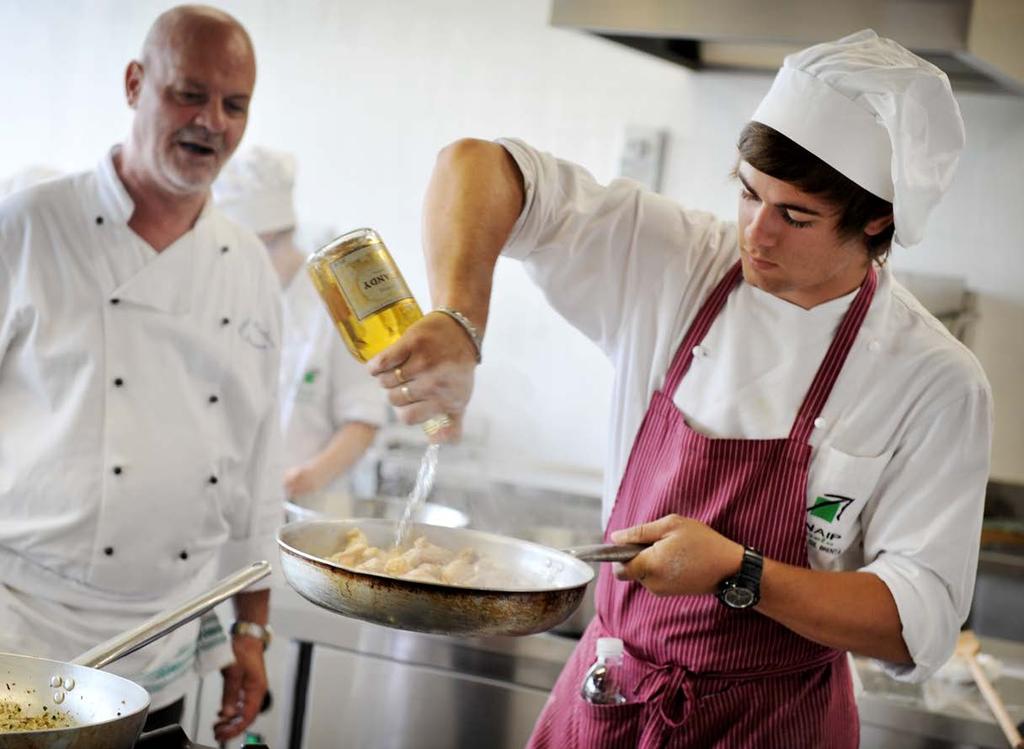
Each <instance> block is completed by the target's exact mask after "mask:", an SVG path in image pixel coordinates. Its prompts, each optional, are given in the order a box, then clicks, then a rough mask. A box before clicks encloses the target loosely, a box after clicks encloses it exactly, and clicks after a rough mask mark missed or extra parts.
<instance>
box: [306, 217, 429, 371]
mask: <svg viewBox="0 0 1024 749" xmlns="http://www.w3.org/2000/svg"><path fill="white" fill-rule="evenodd" d="M306 267H307V269H308V270H309V274H310V276H312V278H313V285H314V286H316V290H317V291H318V292H320V296H321V298H323V300H324V304H326V305H327V310H328V312H330V314H331V318H332V319H333V320H334V324H335V326H337V328H338V332H339V333H340V334H341V337H342V340H344V341H345V345H346V346H348V350H349V351H351V352H352V355H353V356H355V357H356V358H357V359H358V360H359V361H361V362H366V361H369V360H370V359H372V358H373V357H374V356H376V355H377V354H378V353H379V352H381V351H383V350H384V349H386V348H387V347H388V346H390V345H391V344H392V343H394V342H395V341H397V340H398V338H399V337H400V336H401V335H402V333H404V332H405V330H406V328H408V327H409V326H410V325H412V324H413V323H414V322H416V321H417V320H419V319H420V318H421V317H423V311H422V310H421V309H420V306H419V305H418V304H417V303H416V300H415V299H414V298H413V296H412V292H411V291H409V287H408V285H407V284H406V283H405V279H404V278H403V277H402V274H401V272H400V271H399V270H398V266H397V265H396V264H395V261H394V259H393V258H392V257H391V253H389V252H388V248H387V247H385V246H384V242H383V241H382V240H381V238H380V235H379V234H377V232H375V231H374V230H373V229H356V230H355V231H350V232H348V233H347V234H343V235H342V236H340V237H338V238H337V239H335V240H333V241H332V242H329V243H328V244H327V245H325V246H324V247H321V248H320V249H319V250H317V251H316V252H315V253H313V255H311V256H310V258H309V260H307V261H306Z"/></svg>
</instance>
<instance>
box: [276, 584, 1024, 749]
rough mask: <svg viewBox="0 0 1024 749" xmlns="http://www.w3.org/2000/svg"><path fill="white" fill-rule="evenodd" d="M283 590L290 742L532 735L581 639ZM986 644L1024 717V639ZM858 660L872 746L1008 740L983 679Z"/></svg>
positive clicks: (510, 742)
mask: <svg viewBox="0 0 1024 749" xmlns="http://www.w3.org/2000/svg"><path fill="white" fill-rule="evenodd" d="M273 601H274V602H273V606H272V611H273V615H272V621H273V624H274V626H275V628H276V630H277V631H278V633H279V635H280V636H282V637H286V638H288V639H290V640H293V641H295V642H296V643H298V644H299V645H298V658H297V661H296V663H295V664H294V669H293V673H292V675H291V683H292V686H293V688H294V692H293V694H292V695H290V697H291V700H290V702H291V704H290V705H284V706H283V707H284V708H285V710H286V711H290V715H291V716H292V719H291V725H292V730H291V742H290V744H289V746H290V747H291V749H300V748H301V747H306V748H307V749H321V747H324V746H334V745H336V743H330V742H329V739H328V738H326V737H329V736H332V735H333V736H341V735H344V736H345V737H346V738H347V740H348V741H350V742H351V743H350V744H349V745H352V746H356V745H362V746H369V745H374V746H391V747H402V746H408V747H416V749H423V748H424V747H439V748H441V747H446V748H448V747H460V746H464V747H471V746H485V745H486V746H493V747H509V749H512V748H514V747H519V746H522V744H523V743H524V742H525V739H526V737H527V736H528V735H529V730H530V728H531V726H532V724H533V721H534V719H535V718H536V716H537V714H538V713H539V712H540V710H541V708H542V707H543V704H544V700H545V699H546V696H547V692H548V690H550V688H551V686H552V685H553V684H554V682H555V680H556V678H557V677H558V674H559V672H560V671H561V668H562V664H563V663H564V662H565V660H566V659H567V658H568V657H569V654H570V653H571V652H572V649H573V647H575V644H576V643H575V640H573V639H571V638H565V637H560V636H557V635H551V634H542V635H534V636H531V637H520V638H487V639H455V638H449V637H441V636H436V635H422V634H416V633H410V632H402V631H399V630H392V629H388V628H385V627H379V626H376V625H371V624H364V623H362V622H358V621H355V620H352V619H347V618H345V617H342V616H339V615H337V614H334V613H331V612H329V611H325V610H323V609H319V608H317V607H316V606H314V605H313V604H310V603H307V602H306V601H305V600H304V599H302V598H301V597H299V596H298V595H297V594H296V593H294V592H293V591H291V590H290V589H288V588H284V589H276V590H275V592H274V597H273ZM982 649H983V652H987V653H989V654H991V655H993V656H996V657H998V658H999V659H1001V660H1002V661H1003V662H1004V665H1005V669H1006V671H1007V673H1006V674H1005V675H1004V676H1003V677H1002V678H1000V679H999V680H998V681H997V682H996V688H997V689H998V690H999V691H1000V693H1001V694H1002V696H1003V698H1004V700H1005V701H1006V703H1007V706H1008V708H1009V710H1010V714H1011V715H1012V716H1013V717H1014V719H1015V720H1018V721H1020V720H1022V719H1024V645H1021V644H1020V643H1014V642H1010V641H1005V640H997V639H986V638H983V639H982ZM856 663H857V668H858V672H859V674H860V676H861V679H862V681H863V682H864V689H865V691H864V694H863V695H862V696H861V697H860V698H859V701H858V702H859V707H860V713H861V725H862V733H863V736H862V746H863V747H865V748H867V747H870V749H885V747H900V748H901V749H902V748H905V747H954V746H977V747H1002V746H1005V742H1004V740H1003V738H1002V734H1001V733H1000V731H999V727H998V725H997V724H996V723H995V720H994V718H992V716H991V715H990V713H989V711H988V708H987V706H986V704H985V702H984V700H983V699H982V697H981V694H980V693H979V692H978V690H977V688H976V687H974V686H973V685H952V684H948V683H944V682H940V681H938V680H935V679H932V680H930V681H928V682H925V683H924V684H905V683H901V682H897V681H894V680H893V679H891V678H889V677H888V676H887V675H886V674H884V673H883V672H882V671H881V670H880V669H879V668H878V667H877V666H875V665H874V664H873V663H872V662H870V661H867V660H864V659H856ZM286 701H288V700H286ZM382 706H383V708H386V709H382ZM382 732H383V733H382ZM375 742H380V743H375Z"/></svg>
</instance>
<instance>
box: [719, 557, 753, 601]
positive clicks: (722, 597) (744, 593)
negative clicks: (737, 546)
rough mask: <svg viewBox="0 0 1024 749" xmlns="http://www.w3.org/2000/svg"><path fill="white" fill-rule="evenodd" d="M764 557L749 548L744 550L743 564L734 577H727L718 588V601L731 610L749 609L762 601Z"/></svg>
mask: <svg viewBox="0 0 1024 749" xmlns="http://www.w3.org/2000/svg"><path fill="white" fill-rule="evenodd" d="M763 567H764V555H762V554H761V552H759V551H758V550H757V549H752V548H751V547H749V546H746V547H744V549H743V564H741V565H740V571H739V573H738V574H737V575H734V576H733V577H727V578H726V579H725V580H723V581H722V582H721V584H719V586H718V593H717V596H718V600H719V601H721V602H722V605H723V606H728V607H729V608H730V609H749V608H750V607H751V606H756V605H757V602H758V601H760V600H761V570H762V569H763Z"/></svg>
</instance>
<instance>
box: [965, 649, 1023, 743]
mask: <svg viewBox="0 0 1024 749" xmlns="http://www.w3.org/2000/svg"><path fill="white" fill-rule="evenodd" d="M980 650H981V643H980V642H978V638H977V637H976V636H975V635H974V632H972V631H971V630H969V629H968V630H964V631H963V632H961V633H960V638H959V639H958V640H957V643H956V655H958V656H959V657H960V658H963V660H964V662H965V663H966V664H967V667H968V668H969V669H970V671H971V676H973V677H974V683H975V684H977V685H978V689H980V690H981V694H982V696H983V697H984V698H985V702H987V703H988V707H989V710H991V711H992V714H993V715H994V716H995V717H996V722H997V723H999V727H1000V728H1001V729H1003V735H1004V736H1006V740H1007V741H1008V742H1009V743H1010V746H1011V747H1013V748H1014V749H1021V747H1024V740H1022V739H1021V736H1020V731H1018V730H1017V726H1016V725H1015V724H1014V722H1013V719H1012V718H1011V717H1010V714H1009V713H1008V712H1007V711H1006V705H1004V704H1003V700H1002V698H1001V697H1000V696H999V693H998V692H997V691H996V690H995V687H993V686H992V682H990V681H989V680H988V676H986V675H985V671H984V670H983V669H982V667H981V664H979V663H978V658H977V655H978V652H979V651H980Z"/></svg>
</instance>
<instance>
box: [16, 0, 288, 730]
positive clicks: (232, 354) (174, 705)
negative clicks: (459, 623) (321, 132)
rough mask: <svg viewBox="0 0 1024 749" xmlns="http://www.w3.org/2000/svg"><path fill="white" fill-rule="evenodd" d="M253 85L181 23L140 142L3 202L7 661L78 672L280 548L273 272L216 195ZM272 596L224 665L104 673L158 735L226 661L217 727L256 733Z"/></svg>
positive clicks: (157, 35)
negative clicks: (140, 627) (123, 680)
mask: <svg viewBox="0 0 1024 749" xmlns="http://www.w3.org/2000/svg"><path fill="white" fill-rule="evenodd" d="M255 79H256V64H255V57H254V52H253V46H252V42H251V40H250V38H249V35H248V34H247V33H246V31H245V29H244V28H243V27H242V26H241V25H240V24H239V23H238V21H236V20H235V19H234V18H232V17H231V16H229V15H227V14H225V13H223V12H221V11H218V10H215V9H212V8H207V7H203V6H180V7H176V8H173V9H171V10H169V11H167V12H166V13H164V14H163V15H161V16H160V17H159V18H158V19H157V20H156V22H155V23H154V25H153V27H152V29H151V30H150V32H149V34H148V35H147V37H146V39H145V43H144V45H143V49H142V54H141V56H140V58H139V59H138V60H133V61H132V62H130V63H129V64H128V66H127V69H126V71H125V77H124V91H125V97H126V99H127V102H128V105H129V106H130V107H131V108H132V109H133V110H134V111H135V115H134V119H133V122H132V126H131V131H130V134H129V136H128V138H127V140H126V141H125V142H124V143H123V144H121V145H118V146H114V147H113V148H112V149H111V150H110V151H109V152H108V153H107V154H106V155H105V156H104V157H103V158H102V160H101V161H100V163H99V165H98V166H97V167H96V168H95V169H94V170H91V171H88V172H84V173H81V174H75V175H72V176H68V177H64V178H61V179H57V180H53V181H49V182H46V183H43V184H41V185H37V186H35V187H33V188H30V189H28V190H24V191H21V192H19V193H17V194H15V195H13V196H11V197H10V198H8V199H7V200H6V201H5V202H3V203H2V204H0V248H2V255H0V414H3V417H2V419H3V426H2V428H0V515H2V517H3V519H4V520H3V523H2V524H0V622H2V625H0V650H7V651H12V652H19V653H28V654H32V655H36V656H40V657H46V658H54V659H59V660H68V659H70V658H73V657H74V656H76V655H77V654H78V653H80V652H83V651H85V650H87V649H88V648H90V647H92V646H93V645H96V644H98V643H99V642H101V641H103V640H106V639H107V638H109V637H111V636H113V635H116V634H118V633H120V632H122V631H124V630H127V629H129V628H131V627H133V626H135V625H136V624H138V623H139V622H141V621H143V620H144V619H146V618H148V617H149V616H151V615H153V614H155V613H157V612H159V611H160V610H162V609H164V608H166V607H167V606H168V605H169V604H171V603H172V602H175V601H177V600H179V599H183V598H185V597H188V596H191V595H194V594H196V593H199V592H201V591H202V590H203V589H205V588H206V587H208V586H209V585H210V584H211V583H212V582H213V581H215V580H216V579H217V578H218V577H220V576H222V575H223V574H225V573H227V572H230V571H234V570H235V569H237V568H239V567H242V566H244V565H245V564H247V563H249V562H251V561H253V560H254V559H257V558H261V557H265V556H266V555H267V553H268V548H269V546H270V543H269V539H270V537H271V536H272V533H273V531H274V529H275V527H276V526H277V525H278V524H279V522H280V519H281V490H280V487H281V476H280V470H279V457H278V449H279V440H280V437H279V435H278V429H279V427H278V411H277V399H276V393H277V373H278V359H279V353H278V349H279V341H280V332H281V320H280V312H279V309H278V303H277V295H278V292H277V280H276V278H275V276H274V272H273V269H272V268H271V267H270V264H269V262H268V261H267V257H266V252H265V251H264V250H263V248H262V246H261V245H260V243H259V241H258V240H257V238H256V237H255V236H254V235H253V234H252V233H251V232H249V231H247V230H245V229H242V228H241V227H238V226H236V225H235V224H233V223H231V222H230V221H229V220H228V219H226V218H225V217H224V216H223V215H222V214H220V213H219V212H218V211H217V210H216V209H215V208H213V206H212V205H211V204H210V201H209V188H210V185H211V183H212V182H213V180H214V179H215V178H216V176H217V174H218V172H219V171H220V169H221V167H222V166H223V164H224V163H225V162H226V161H227V159H228V158H229V157H230V156H231V154H232V153H233V152H234V150H235V147H236V146H237V145H238V142H239V141H240V140H241V138H242V134H243V133H244V131H245V126H246V121H247V117H248V110H249V102H250V99H251V97H252V92H253V87H254V84H255ZM268 600H269V593H268V591H267V590H265V589H263V590H256V591H247V592H243V593H240V594H238V595H237V596H236V597H235V611H236V614H237V621H236V623H235V625H234V626H233V627H232V633H233V637H232V639H231V650H233V658H232V657H231V653H230V652H227V648H226V647H223V644H224V640H225V637H224V635H223V631H222V630H220V628H219V627H217V626H216V624H215V623H212V624H213V626H209V627H204V628H203V632H202V634H203V635H207V636H205V637H203V636H201V631H200V626H199V624H198V623H193V624H191V625H187V626H185V627H182V628H180V629H178V630H177V631H176V632H174V633H172V634H171V635H169V636H167V637H165V638H163V639H161V640H158V641H157V642H155V643H153V644H152V645H150V646H148V647H146V648H144V649H143V650H141V651H139V652H138V653H136V654H134V655H133V656H130V657H128V658H126V659H124V660H122V661H120V662H118V663H117V664H115V665H114V666H112V667H111V670H114V671H117V672H119V673H121V674H123V675H125V676H128V677H129V678H132V679H134V680H135V681H137V682H139V683H140V684H142V685H143V686H145V687H146V688H147V689H149V690H150V692H151V694H152V697H153V702H152V707H153V711H154V712H153V715H152V717H153V719H154V720H153V721H151V722H150V723H148V724H147V725H148V726H149V727H154V726H155V725H156V724H159V723H167V722H177V721H178V720H179V719H180V714H181V705H182V698H183V695H184V694H185V693H186V691H187V690H188V689H189V687H190V685H191V684H192V683H193V681H194V678H195V675H196V673H197V671H199V670H201V669H202V668H203V667H211V666H222V665H226V668H225V669H224V671H223V673H224V677H225V681H224V695H223V707H222V711H221V716H220V720H219V721H218V724H217V726H216V727H215V733H216V735H217V738H218V739H219V740H221V741H224V740H226V739H228V738H231V737H232V736H235V735H237V734H239V733H241V732H242V730H243V729H244V727H245V726H246V725H247V724H248V723H249V722H251V721H252V719H253V718H254V717H255V716H256V714H257V712H258V709H259V706H260V703H261V701H262V699H263V696H264V694H265V692H266V672H265V668H264V662H263V650H264V648H265V646H266V643H267V640H268V639H269V634H268V630H267V629H266V624H267V609H268ZM207 624H211V622H209V621H208V622H207ZM218 634H219V637H220V639H221V641H222V647H221V650H222V654H226V656H227V657H226V658H225V659H223V660H222V659H221V658H219V657H217V648H216V647H211V646H215V645H216V641H217V636H218Z"/></svg>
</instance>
